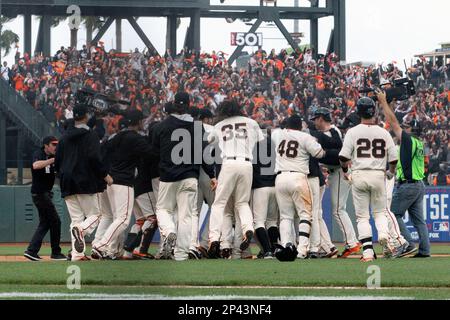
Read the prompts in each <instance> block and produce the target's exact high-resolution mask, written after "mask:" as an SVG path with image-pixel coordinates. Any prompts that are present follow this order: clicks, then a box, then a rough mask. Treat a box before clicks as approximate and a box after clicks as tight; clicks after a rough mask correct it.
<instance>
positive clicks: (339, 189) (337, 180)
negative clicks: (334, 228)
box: [328, 168, 358, 248]
mask: <svg viewBox="0 0 450 320" xmlns="http://www.w3.org/2000/svg"><path fill="white" fill-rule="evenodd" d="M328 182H329V185H330V191H331V212H332V213H333V217H334V218H335V221H336V222H337V225H338V226H339V229H340V230H341V232H342V234H343V235H344V241H345V243H346V244H347V245H348V246H349V247H350V248H353V247H355V246H356V245H357V244H358V239H357V238H356V234H355V229H354V228H353V224H352V221H351V220H350V217H349V215H348V213H347V210H346V207H347V199H348V195H349V193H350V190H351V186H350V184H349V183H348V181H346V180H345V179H344V173H343V172H342V170H341V169H340V168H337V169H334V170H330V175H329V176H328Z"/></svg>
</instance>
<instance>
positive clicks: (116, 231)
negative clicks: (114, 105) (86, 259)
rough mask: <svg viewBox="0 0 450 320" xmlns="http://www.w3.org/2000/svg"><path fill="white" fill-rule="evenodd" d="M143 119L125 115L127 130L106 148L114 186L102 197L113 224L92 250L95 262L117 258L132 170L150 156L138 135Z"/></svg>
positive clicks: (127, 221) (132, 183)
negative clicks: (106, 202)
mask: <svg viewBox="0 0 450 320" xmlns="http://www.w3.org/2000/svg"><path fill="white" fill-rule="evenodd" d="M143 118H144V117H143V114H142V112H140V111H137V110H132V111H128V112H127V114H126V116H125V119H126V120H127V125H128V128H124V129H122V130H121V131H120V132H119V133H117V135H115V136H114V138H112V139H111V140H110V141H109V142H108V145H107V151H106V153H107V156H106V157H107V158H108V161H109V162H110V168H109V174H110V175H111V177H112V179H113V181H114V183H113V184H112V185H109V186H108V188H107V189H106V193H107V196H108V200H109V203H110V205H111V209H112V216H113V219H114V220H113V222H112V223H111V225H110V226H109V227H108V229H107V230H106V231H105V233H104V235H103V237H102V238H101V240H100V241H99V242H96V243H95V245H94V246H93V247H92V252H93V253H94V254H95V255H96V256H97V257H99V258H106V259H110V258H112V259H115V258H118V257H119V256H120V252H121V249H122V248H121V247H122V243H121V240H122V236H123V233H124V232H125V230H126V229H127V228H128V225H129V224H130V220H131V213H132V210H133V204H134V196H135V190H134V187H135V184H136V170H137V168H138V166H139V164H140V162H141V160H142V158H143V157H145V156H150V155H151V154H152V153H151V146H150V143H149V142H148V140H147V139H146V138H145V137H144V136H141V135H140V134H139V133H138V131H140V130H142V127H143V123H142V120H143Z"/></svg>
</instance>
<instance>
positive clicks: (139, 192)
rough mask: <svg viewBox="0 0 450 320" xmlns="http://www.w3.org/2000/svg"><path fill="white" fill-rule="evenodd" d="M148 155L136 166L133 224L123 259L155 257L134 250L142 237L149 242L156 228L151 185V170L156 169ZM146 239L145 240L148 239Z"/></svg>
mask: <svg viewBox="0 0 450 320" xmlns="http://www.w3.org/2000/svg"><path fill="white" fill-rule="evenodd" d="M152 160H153V159H152V158H151V157H149V158H148V159H143V160H142V161H141V163H140V165H139V167H138V176H137V178H136V183H135V186H134V193H135V199H134V208H133V213H134V218H135V224H134V225H133V226H132V227H131V230H130V233H129V234H128V236H127V239H126V241H125V245H124V249H125V252H124V258H125V259H133V258H135V259H136V258H138V259H154V258H155V257H154V256H153V255H151V254H149V253H148V251H145V250H144V249H145V247H144V248H139V249H143V252H141V251H139V250H138V251H136V252H135V251H134V250H135V249H136V247H141V243H142V241H144V238H147V239H148V240H149V241H150V242H151V240H152V238H153V236H154V234H155V232H156V230H157V229H158V221H157V219H156V210H155V209H156V197H155V193H154V192H153V187H152V177H151V176H152V174H151V171H154V170H156V171H157V170H158V169H157V164H156V167H155V165H152V164H153V163H154V161H152ZM148 240H146V242H147V241H148Z"/></svg>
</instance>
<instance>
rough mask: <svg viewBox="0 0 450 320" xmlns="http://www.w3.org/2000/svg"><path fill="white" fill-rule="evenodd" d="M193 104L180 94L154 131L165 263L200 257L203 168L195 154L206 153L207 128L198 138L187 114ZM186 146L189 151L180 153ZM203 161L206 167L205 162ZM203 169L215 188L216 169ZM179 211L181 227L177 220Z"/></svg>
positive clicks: (159, 218)
mask: <svg viewBox="0 0 450 320" xmlns="http://www.w3.org/2000/svg"><path fill="white" fill-rule="evenodd" d="M189 103H190V98H189V95H188V94H187V93H185V92H179V93H177V94H176V96H175V103H174V105H173V110H172V113H171V115H170V116H169V117H168V118H167V119H165V120H164V121H163V122H161V123H160V124H159V125H158V126H157V127H156V128H155V129H154V131H153V137H152V147H153V149H154V152H155V154H158V155H159V156H160V162H159V169H160V174H161V176H160V184H159V191H158V201H157V205H156V215H157V217H158V223H159V226H160V230H161V234H162V236H163V237H164V238H165V240H164V246H163V250H162V257H163V258H165V259H173V258H174V259H175V260H187V259H188V258H189V257H190V256H191V257H194V256H195V257H197V256H198V252H197V248H196V245H197V242H198V241H197V237H198V230H195V229H196V228H195V227H194V226H195V222H196V221H198V218H197V217H196V216H197V215H198V210H197V197H198V178H199V172H200V164H196V161H195V158H196V157H195V155H196V154H195V153H196V151H202V150H203V149H204V147H205V145H206V143H205V144H204V145H202V143H203V140H202V138H203V133H204V128H203V126H202V125H201V123H200V124H199V128H200V130H201V131H200V132H199V134H198V135H197V136H196V134H195V131H194V128H195V125H194V119H193V118H192V117H191V116H190V115H188V114H187V111H188V108H189ZM189 139H190V141H189V142H188V140H189ZM185 144H186V148H183V149H180V146H182V147H184V146H185ZM197 148H198V149H197ZM184 149H187V150H184ZM197 154H198V153H197ZM201 154H203V153H201ZM201 160H202V161H201V163H202V162H203V159H201ZM202 167H203V169H204V170H205V173H206V174H207V175H208V176H209V177H210V179H211V181H212V184H213V185H214V186H215V182H216V181H215V174H214V168H213V166H207V165H203V166H202ZM177 207H178V225H177V223H176V221H175V218H174V213H175V209H176V208H177ZM172 249H173V250H174V255H172ZM195 257H194V258H195Z"/></svg>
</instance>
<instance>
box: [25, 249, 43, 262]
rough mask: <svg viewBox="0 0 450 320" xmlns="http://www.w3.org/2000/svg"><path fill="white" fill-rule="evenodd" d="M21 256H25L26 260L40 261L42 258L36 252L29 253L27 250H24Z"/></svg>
mask: <svg viewBox="0 0 450 320" xmlns="http://www.w3.org/2000/svg"><path fill="white" fill-rule="evenodd" d="M23 256H24V257H25V258H27V259H28V260H31V261H41V260H42V258H41V257H40V256H38V254H37V253H31V252H28V251H25V253H24V254H23Z"/></svg>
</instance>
